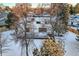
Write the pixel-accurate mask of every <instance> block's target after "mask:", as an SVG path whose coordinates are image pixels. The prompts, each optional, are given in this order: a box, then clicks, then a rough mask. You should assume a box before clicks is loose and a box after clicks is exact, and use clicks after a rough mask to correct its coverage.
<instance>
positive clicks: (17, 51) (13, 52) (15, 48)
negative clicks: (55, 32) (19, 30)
mask: <svg viewBox="0 0 79 59" xmlns="http://www.w3.org/2000/svg"><path fill="white" fill-rule="evenodd" d="M13 32H14V30H10V31H5V32H3V33H2V35H3V37H5V38H6V39H8V41H10V42H9V43H8V45H9V46H8V47H7V48H8V49H10V50H8V51H6V53H3V56H21V46H20V43H17V44H16V43H15V42H14V41H13V40H12V41H11V39H13V38H12V36H11V35H10V34H12V33H13ZM42 41H43V40H40V39H34V40H33V41H32V43H31V44H30V45H29V55H30V56H33V54H32V51H33V48H40V47H41V46H42ZM23 50H24V51H23V55H25V48H24V49H23Z"/></svg>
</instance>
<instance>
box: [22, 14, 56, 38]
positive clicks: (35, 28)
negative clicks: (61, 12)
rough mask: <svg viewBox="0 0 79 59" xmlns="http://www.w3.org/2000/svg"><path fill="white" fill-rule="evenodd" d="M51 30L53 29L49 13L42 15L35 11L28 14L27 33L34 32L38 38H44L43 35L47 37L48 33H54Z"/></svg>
mask: <svg viewBox="0 0 79 59" xmlns="http://www.w3.org/2000/svg"><path fill="white" fill-rule="evenodd" d="M29 16H30V17H29ZM43 16H45V17H43ZM53 18H54V17H53ZM54 20H55V18H54ZM21 21H22V20H21ZM51 31H52V30H51V24H50V15H49V14H42V15H35V14H33V13H30V14H28V16H27V33H33V35H34V36H35V37H36V38H43V37H47V36H48V34H52V32H51Z"/></svg>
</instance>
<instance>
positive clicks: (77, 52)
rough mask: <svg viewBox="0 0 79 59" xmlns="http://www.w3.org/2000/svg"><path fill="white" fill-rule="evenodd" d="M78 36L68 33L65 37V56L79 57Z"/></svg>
mask: <svg viewBox="0 0 79 59" xmlns="http://www.w3.org/2000/svg"><path fill="white" fill-rule="evenodd" d="M75 37H76V35H75V34H74V33H72V32H67V33H66V35H65V39H66V40H65V50H66V52H65V56H79V42H78V41H76V39H75Z"/></svg>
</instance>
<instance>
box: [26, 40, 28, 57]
mask: <svg viewBox="0 0 79 59" xmlns="http://www.w3.org/2000/svg"><path fill="white" fill-rule="evenodd" d="M26 56H28V43H27V41H26Z"/></svg>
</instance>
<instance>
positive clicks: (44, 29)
mask: <svg viewBox="0 0 79 59" xmlns="http://www.w3.org/2000/svg"><path fill="white" fill-rule="evenodd" d="M39 32H47V28H39Z"/></svg>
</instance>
